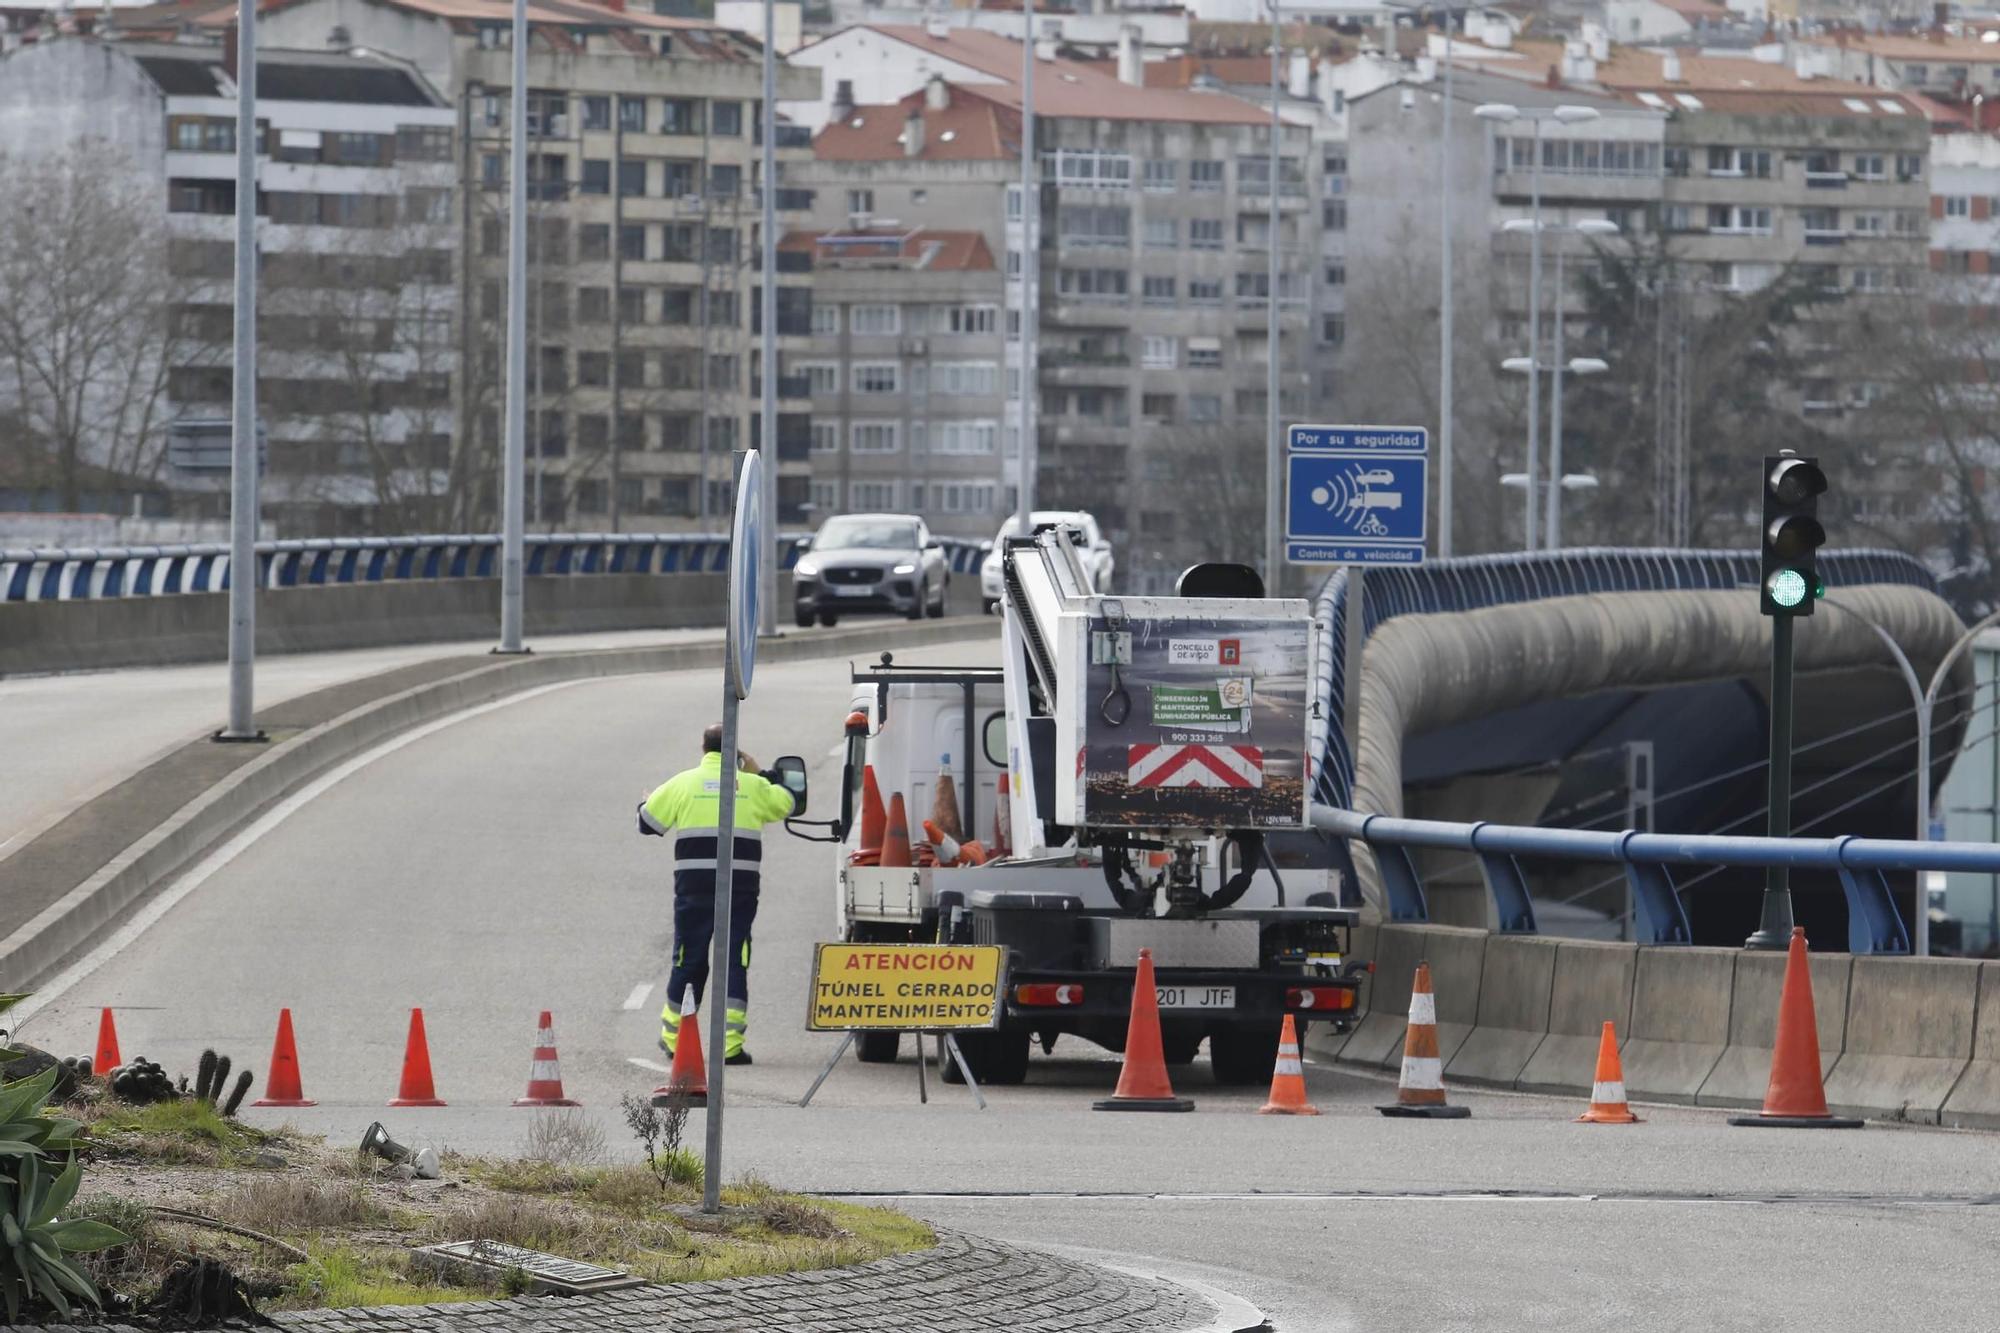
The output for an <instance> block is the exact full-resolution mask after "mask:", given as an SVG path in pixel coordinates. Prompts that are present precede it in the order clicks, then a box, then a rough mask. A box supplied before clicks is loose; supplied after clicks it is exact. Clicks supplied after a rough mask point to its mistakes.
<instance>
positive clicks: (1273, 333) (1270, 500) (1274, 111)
mask: <svg viewBox="0 0 2000 1333" xmlns="http://www.w3.org/2000/svg"><path fill="white" fill-rule="evenodd" d="M1280 13H1281V10H1280V7H1279V0H1271V166H1270V171H1271V179H1270V181H1269V182H1268V184H1269V185H1270V188H1271V209H1270V224H1269V225H1270V231H1271V234H1270V236H1269V237H1267V238H1266V239H1267V241H1268V242H1269V244H1270V247H1271V250H1270V260H1269V264H1268V266H1267V273H1266V277H1265V281H1266V282H1267V283H1268V284H1269V286H1270V292H1269V293H1268V296H1269V302H1270V303H1269V305H1268V307H1267V317H1266V319H1265V321H1264V359H1265V365H1264V591H1265V592H1266V593H1267V594H1269V595H1270V596H1273V597H1275V596H1277V594H1278V583H1279V579H1280V578H1281V577H1282V575H1283V574H1284V565H1283V563H1282V561H1283V559H1284V551H1283V549H1282V538H1283V535H1284V532H1283V521H1282V517H1281V515H1280V514H1279V512H1278V510H1279V493H1280V492H1281V491H1283V489H1284V477H1283V473H1282V469H1283V467H1284V441H1283V438H1282V437H1281V436H1280V435H1279V426H1278V350H1279V343H1278V225H1279V221H1280V219H1279V216H1278V144H1279V141H1280V139H1281V138H1282V135H1281V127H1282V126H1283V123H1284V122H1283V121H1282V120H1281V119H1280V117H1279V107H1280V105H1281V103H1280V93H1281V92H1282V89H1281V87H1280V85H1279V82H1278V77H1279V76H1278V61H1279V57H1280V54H1281V53H1282V51H1283V48H1284V32H1283V30H1282V28H1281V27H1280V24H1279V18H1280Z"/></svg>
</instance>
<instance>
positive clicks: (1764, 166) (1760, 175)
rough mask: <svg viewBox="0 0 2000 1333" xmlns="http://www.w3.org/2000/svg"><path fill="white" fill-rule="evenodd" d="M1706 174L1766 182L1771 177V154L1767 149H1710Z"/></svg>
mask: <svg viewBox="0 0 2000 1333" xmlns="http://www.w3.org/2000/svg"><path fill="white" fill-rule="evenodd" d="M1708 174H1709V175H1711V176H1747V177H1754V178H1756V179H1759V180H1768V179H1770V175H1771V152H1770V150H1769V149H1767V148H1725V147H1720V146H1718V147H1712V148H1710V149H1709V150H1708Z"/></svg>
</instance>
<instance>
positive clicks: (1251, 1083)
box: [1208, 1027, 1278, 1088]
mask: <svg viewBox="0 0 2000 1333" xmlns="http://www.w3.org/2000/svg"><path fill="white" fill-rule="evenodd" d="M1208 1062H1209V1064H1210V1066H1211V1067H1212V1068H1213V1069H1214V1070H1215V1081H1216V1082H1217V1083H1218V1084H1220V1085H1221V1086H1223V1087H1225V1088H1253V1087H1259V1086H1262V1085H1263V1084H1266V1083H1269V1082H1270V1081H1271V1070H1272V1067H1273V1066H1275V1065H1276V1064H1277V1063H1278V1032H1277V1029H1275V1028H1273V1029H1272V1030H1270V1031H1268V1032H1267V1031H1264V1030H1263V1029H1262V1028H1250V1027H1240V1028H1223V1029H1221V1030H1219V1031H1216V1032H1211V1033H1210V1034H1209V1036H1208Z"/></svg>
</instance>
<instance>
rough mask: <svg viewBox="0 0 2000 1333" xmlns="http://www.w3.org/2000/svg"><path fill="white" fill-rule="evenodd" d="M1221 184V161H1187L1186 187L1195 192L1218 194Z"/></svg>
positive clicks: (1220, 190)
mask: <svg viewBox="0 0 2000 1333" xmlns="http://www.w3.org/2000/svg"><path fill="white" fill-rule="evenodd" d="M1222 185H1223V171H1222V163H1220V162H1190V163H1188V189H1189V190H1191V191H1193V192H1194V193H1196V194H1220V193H1221V192H1222Z"/></svg>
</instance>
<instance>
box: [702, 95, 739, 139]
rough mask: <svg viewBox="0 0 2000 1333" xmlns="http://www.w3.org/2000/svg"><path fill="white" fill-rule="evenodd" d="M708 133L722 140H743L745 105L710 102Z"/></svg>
mask: <svg viewBox="0 0 2000 1333" xmlns="http://www.w3.org/2000/svg"><path fill="white" fill-rule="evenodd" d="M708 132H709V133H710V134H712V135H714V136H715V137H717V138H722V139H736V138H741V137H742V135H743V104H742V103H741V102H710V103H709V104H708Z"/></svg>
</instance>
